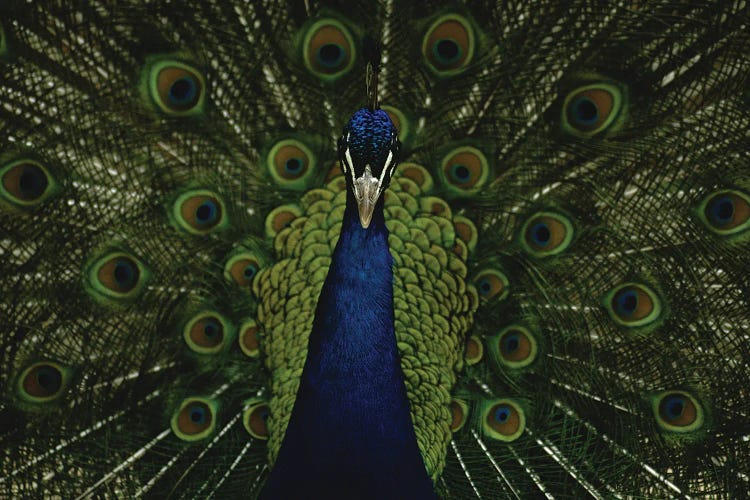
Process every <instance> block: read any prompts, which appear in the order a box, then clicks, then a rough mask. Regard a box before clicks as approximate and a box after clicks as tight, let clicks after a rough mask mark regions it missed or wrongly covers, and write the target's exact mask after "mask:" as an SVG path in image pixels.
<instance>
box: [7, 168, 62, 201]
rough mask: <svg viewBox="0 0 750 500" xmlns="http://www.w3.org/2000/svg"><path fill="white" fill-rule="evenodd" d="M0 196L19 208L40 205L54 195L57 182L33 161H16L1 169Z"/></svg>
mask: <svg viewBox="0 0 750 500" xmlns="http://www.w3.org/2000/svg"><path fill="white" fill-rule="evenodd" d="M0 179H1V180H2V182H1V183H0V187H1V188H2V189H0V195H2V197H3V198H5V200H7V201H8V202H10V203H12V204H13V205H16V206H19V207H32V206H35V205H38V204H39V203H41V202H42V201H44V200H45V199H46V198H48V197H49V195H50V194H52V192H53V190H54V188H55V187H56V184H55V181H54V179H53V178H52V176H51V175H50V174H49V172H48V171H47V169H46V168H44V167H43V166H42V165H41V164H40V163H38V162H35V161H33V160H16V161H13V162H10V163H8V164H7V165H5V166H3V167H1V168H0Z"/></svg>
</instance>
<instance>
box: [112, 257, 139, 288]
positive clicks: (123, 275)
mask: <svg viewBox="0 0 750 500" xmlns="http://www.w3.org/2000/svg"><path fill="white" fill-rule="evenodd" d="M113 275H114V278H115V282H116V283H117V286H118V287H120V288H121V289H131V288H133V287H134V286H135V284H136V282H137V281H138V269H136V267H135V264H133V262H132V261H131V260H130V259H123V258H119V259H117V261H116V262H115V269H114V273H113Z"/></svg>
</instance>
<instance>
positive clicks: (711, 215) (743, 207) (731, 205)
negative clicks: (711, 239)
mask: <svg viewBox="0 0 750 500" xmlns="http://www.w3.org/2000/svg"><path fill="white" fill-rule="evenodd" d="M701 205H702V210H701V219H702V220H703V222H704V224H706V225H707V226H708V227H709V229H711V230H712V231H713V232H715V233H717V234H721V235H730V234H737V233H740V232H742V231H745V230H747V229H748V228H750V198H748V197H747V195H745V194H744V193H742V192H740V191H733V190H722V191H719V192H717V193H713V194H711V195H710V196H708V197H707V198H706V199H705V200H704V201H703V203H702V204H701Z"/></svg>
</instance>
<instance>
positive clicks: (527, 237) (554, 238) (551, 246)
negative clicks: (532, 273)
mask: <svg viewBox="0 0 750 500" xmlns="http://www.w3.org/2000/svg"><path fill="white" fill-rule="evenodd" d="M522 232H523V239H522V244H523V246H524V248H525V249H526V251H527V252H529V253H530V254H531V255H534V256H536V257H546V256H549V255H555V254H559V253H560V252H562V251H564V250H565V249H566V248H568V246H569V245H570V242H571V241H572V240H573V225H572V224H571V222H570V221H569V220H568V219H567V217H564V216H562V215H560V214H556V213H552V212H541V213H538V214H536V215H534V216H533V217H531V218H530V219H528V220H527V221H526V223H525V224H524V226H523V231H522Z"/></svg>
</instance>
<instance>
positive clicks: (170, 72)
mask: <svg viewBox="0 0 750 500" xmlns="http://www.w3.org/2000/svg"><path fill="white" fill-rule="evenodd" d="M146 71H147V75H148V76H147V82H148V85H147V87H148V93H149V96H150V99H151V102H152V103H154V104H155V105H156V109H157V110H159V111H160V112H162V113H164V114H166V115H170V116H192V115H197V114H200V113H202V112H203V108H204V103H205V95H206V83H205V79H204V77H203V75H202V73H201V72H200V71H199V70H197V69H196V68H194V67H193V66H191V65H189V64H187V63H184V62H182V61H177V60H173V59H166V58H164V59H159V58H156V59H155V60H153V61H151V62H149V63H148V64H147V70H146Z"/></svg>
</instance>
